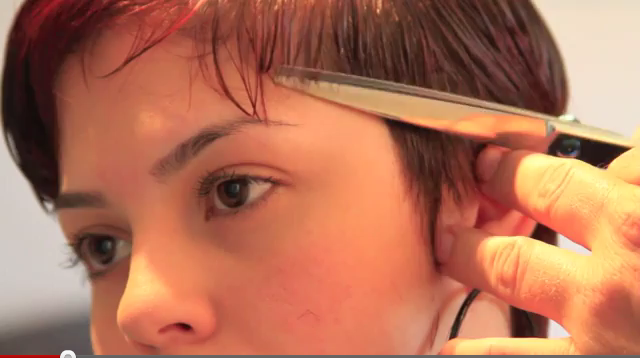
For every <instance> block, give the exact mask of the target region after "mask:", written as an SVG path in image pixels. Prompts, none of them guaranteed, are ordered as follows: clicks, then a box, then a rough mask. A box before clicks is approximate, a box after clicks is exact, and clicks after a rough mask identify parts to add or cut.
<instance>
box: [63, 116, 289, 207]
mask: <svg viewBox="0 0 640 358" xmlns="http://www.w3.org/2000/svg"><path fill="white" fill-rule="evenodd" d="M254 125H262V126H270V125H276V126H283V125H284V126H293V125H292V124H289V123H285V122H281V121H275V120H269V121H266V120H261V119H259V118H255V117H242V118H237V119H234V120H231V121H229V122H227V123H224V124H217V125H213V126H209V127H205V128H203V129H201V130H199V131H198V132H197V133H196V134H194V135H192V136H191V137H189V138H187V139H186V140H184V141H182V142H181V143H179V144H178V145H176V146H175V147H174V148H173V149H172V150H171V151H170V152H169V153H168V154H167V155H165V156H163V157H162V158H160V159H158V160H157V161H156V162H155V163H154V164H153V165H152V166H151V169H150V170H149V174H150V175H151V176H153V177H154V178H156V180H158V181H160V182H162V181H163V180H165V179H166V178H168V177H169V176H171V175H173V174H175V173H177V172H179V171H180V170H181V169H183V168H184V167H186V166H187V165H188V164H189V162H191V161H192V160H193V159H195V158H196V157H197V156H198V155H199V154H200V153H202V151H203V150H204V149H206V148H207V147H209V146H210V145H211V144H212V143H214V142H215V141H217V140H218V139H221V138H224V137H228V136H231V135H233V134H236V133H238V132H239V131H240V130H242V129H243V128H245V127H247V126H254ZM107 206H108V203H107V200H106V198H105V197H104V195H103V194H101V193H99V192H66V193H60V195H58V197H57V198H56V200H55V201H54V204H53V207H54V211H59V210H63V209H79V208H96V209H100V208H104V207H107Z"/></svg>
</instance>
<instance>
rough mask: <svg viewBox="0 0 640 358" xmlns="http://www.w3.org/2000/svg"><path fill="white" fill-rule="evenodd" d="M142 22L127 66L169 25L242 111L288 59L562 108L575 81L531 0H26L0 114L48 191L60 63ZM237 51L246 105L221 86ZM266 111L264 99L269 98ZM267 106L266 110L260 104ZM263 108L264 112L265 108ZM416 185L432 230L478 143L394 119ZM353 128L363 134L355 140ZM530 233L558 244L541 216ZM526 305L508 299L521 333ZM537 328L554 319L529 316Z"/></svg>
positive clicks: (51, 190) (14, 151) (54, 179)
mask: <svg viewBox="0 0 640 358" xmlns="http://www.w3.org/2000/svg"><path fill="white" fill-rule="evenodd" d="M119 25H133V27H132V28H133V29H134V31H133V32H134V33H133V34H132V35H133V36H134V38H135V40H134V42H133V46H132V48H131V50H130V52H129V54H128V55H127V56H126V58H123V60H122V63H121V65H120V66H119V67H117V68H114V69H113V71H112V72H110V73H105V74H103V75H104V76H108V75H110V74H113V73H115V72H117V71H119V70H121V69H122V68H124V67H126V66H127V65H128V64H129V63H131V62H132V61H135V59H136V58H137V57H139V56H141V55H142V54H144V53H145V51H147V50H148V49H150V48H152V47H153V46H155V45H156V44H158V43H159V42H161V41H163V40H164V39H165V38H166V37H168V36H170V35H172V34H174V33H177V35H178V36H187V37H189V38H191V39H193V40H194V43H195V44H197V45H198V46H195V47H196V48H197V49H198V52H197V53H196V55H195V56H194V61H197V62H198V64H199V66H201V69H202V70H203V74H204V75H205V76H206V77H207V79H210V80H211V81H215V83H216V85H217V88H220V91H221V92H222V94H223V95H225V96H226V97H227V98H229V99H230V100H231V101H233V102H234V103H235V104H236V105H237V106H238V107H239V108H240V109H241V110H243V111H244V112H245V113H246V114H248V115H252V116H256V117H263V116H264V117H266V115H265V114H266V111H264V112H263V111H261V107H262V103H263V102H262V96H261V88H262V82H263V81H264V79H269V76H268V75H269V74H271V73H273V70H275V69H276V68H277V67H278V66H280V65H297V66H304V67H310V68H317V69H323V70H330V71H336V72H341V73H346V74H353V75H359V76H365V77H371V78H376V79H382V80H388V81H395V82H400V83H404V84H408V85H414V86H421V87H426V88H431V89H435V90H440V91H445V92H450V93H455V94H459V95H464V96H468V97H474V98H478V99H482V100H488V101H493V102H497V103H502V104H506V105H511V106H516V107H520V108H524V109H529V110H533V111H538V112H543V113H547V114H551V115H560V114H562V113H563V112H564V111H565V107H566V104H567V84H566V78H565V72H564V67H563V62H562V58H561V56H560V53H559V51H558V48H557V46H556V44H555V42H554V40H553V37H552V35H551V34H550V32H549V30H548V28H547V27H546V25H545V23H544V21H543V19H542V18H541V16H540V15H539V13H538V11H537V10H536V8H535V6H534V5H533V4H532V3H531V2H530V1H529V0H517V1H516V0H82V1H79V0H26V1H25V2H24V4H23V5H22V7H21V8H20V10H19V12H18V14H17V17H16V19H15V22H14V24H13V27H12V28H11V32H10V35H9V40H8V44H7V49H6V58H5V67H4V73H3V82H2V123H3V128H4V135H5V138H6V141H7V144H8V146H9V149H10V152H11V155H12V157H13V159H14V160H15V162H16V164H17V165H18V167H19V168H20V170H21V171H22V173H23V174H24V175H25V176H26V178H27V180H28V181H29V183H30V184H31V186H32V188H33V190H34V191H35V194H36V196H37V198H38V200H39V202H40V203H41V204H42V205H43V207H44V208H45V209H46V210H49V209H50V208H51V204H52V203H53V202H54V201H55V199H56V197H57V196H58V193H59V189H60V188H59V185H60V178H59V168H58V145H57V139H58V133H57V124H56V95H55V85H56V80H57V77H58V75H59V72H60V68H61V66H62V64H63V62H64V61H65V60H66V59H67V58H68V56H69V55H72V54H80V55H83V54H85V53H86V50H87V49H89V48H90V47H91V44H92V41H94V40H95V39H96V38H97V37H98V36H99V35H100V34H101V32H102V31H104V30H105V29H109V28H112V27H115V26H119ZM229 55H231V58H232V59H233V61H234V65H235V67H236V68H237V69H238V71H239V72H240V74H241V76H242V79H243V81H244V82H245V87H246V89H247V94H248V95H249V98H250V103H251V105H250V106H249V107H247V106H243V105H241V104H240V102H239V101H237V100H236V99H235V98H234V97H233V95H232V94H231V92H230V91H229V89H228V88H227V87H226V85H225V73H223V71H222V70H221V66H220V63H221V58H222V57H227V58H228V56H229ZM267 109H268V108H267ZM261 113H262V114H261ZM265 119H266V118H265ZM386 123H387V126H388V128H389V130H390V133H391V135H392V137H393V139H394V141H395V143H396V146H397V150H398V153H399V156H400V158H402V160H403V165H404V171H405V173H406V178H407V185H408V187H409V188H410V189H411V191H412V192H413V193H414V194H415V198H416V206H417V210H420V211H422V212H423V213H424V217H425V220H424V223H425V227H426V228H429V232H425V233H426V234H427V235H425V237H428V236H429V235H430V237H431V238H433V234H434V227H435V223H436V221H437V216H438V211H439V210H438V209H439V207H440V205H441V202H442V200H443V196H444V195H446V193H447V192H448V193H450V194H452V197H453V198H457V199H460V197H461V196H462V194H464V193H463V191H465V190H474V186H473V183H474V181H473V180H474V178H473V175H472V173H473V171H472V164H473V161H474V159H475V156H476V154H477V151H478V149H479V145H477V144H474V143H471V142H469V141H466V140H463V139H460V138H456V137H453V136H450V135H446V134H443V133H439V132H436V131H431V130H427V129H422V128H416V127H412V126H410V125H405V124H401V123H398V122H392V121H386ZM354 140H357V138H354ZM533 236H534V238H536V239H538V240H543V241H545V242H548V243H552V244H555V240H556V235H555V233H553V232H552V231H551V230H549V229H548V228H546V227H543V226H538V227H537V228H536V230H535V232H534V235H533ZM525 318H526V317H523V312H522V311H520V310H518V309H516V308H512V331H513V332H512V333H513V335H514V336H522V335H524V334H526V333H524V332H525V331H526V328H525V327H527V324H526V319H525ZM533 321H534V325H535V326H536V333H535V335H538V336H544V335H546V326H547V321H546V320H545V319H543V318H542V317H538V316H534V317H533Z"/></svg>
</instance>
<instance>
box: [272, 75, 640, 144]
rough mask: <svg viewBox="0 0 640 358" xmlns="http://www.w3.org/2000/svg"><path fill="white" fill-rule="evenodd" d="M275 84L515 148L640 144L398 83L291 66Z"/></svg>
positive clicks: (592, 129) (553, 119) (513, 109)
mask: <svg viewBox="0 0 640 358" xmlns="http://www.w3.org/2000/svg"><path fill="white" fill-rule="evenodd" d="M275 82H276V83H277V84H279V85H281V86H284V87H288V88H290V89H293V90H296V91H299V92H303V93H305V94H308V95H311V96H314V97H317V98H321V99H324V100H327V101H330V102H333V103H338V104H342V105H345V106H347V107H350V108H354V109H357V110H361V111H364V112H368V113H371V114H374V115H377V116H381V117H384V118H388V119H392V120H397V121H401V122H405V123H409V124H412V125H416V126H419V127H424V128H430V129H435V130H439V131H443V132H448V133H453V134H458V135H461V136H464V137H467V138H471V139H474V140H479V141H486V142H490V143H494V144H497V145H500V146H503V147H507V148H511V149H528V150H533V151H537V152H546V151H547V150H548V149H549V147H550V146H551V145H552V144H553V143H554V140H555V139H556V138H557V137H558V135H564V136H573V137H576V138H579V139H581V140H585V141H590V142H594V143H604V144H606V145H609V146H615V147H619V148H621V149H620V150H624V149H628V148H632V147H635V146H636V145H637V144H636V143H635V141H632V140H630V139H628V138H625V137H623V136H621V135H619V134H617V133H614V132H610V131H607V130H603V129H600V128H596V127H591V126H587V125H583V124H581V123H577V122H568V121H564V120H561V119H560V118H558V117H554V116H549V115H546V114H542V113H538V112H533V111H527V110H522V109H519V108H516V107H510V106H505V105H501V104H496V103H492V102H486V101H481V100H476V99H473V98H467V97H463V96H457V95H453V94H449V93H444V92H439V91H434V90H430V89H426V88H421V87H414V86H407V85H403V84H398V83H394V82H388V81H381V80H376V79H371V78H365V77H358V76H352V75H346V74H341V73H334V72H327V71H321V70H315V69H309V68H301V67H287V66H284V67H281V68H279V70H278V73H277V74H276V77H275ZM505 115H508V116H509V119H508V120H505V119H504V116H505Z"/></svg>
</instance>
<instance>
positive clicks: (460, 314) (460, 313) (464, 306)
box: [449, 289, 535, 340]
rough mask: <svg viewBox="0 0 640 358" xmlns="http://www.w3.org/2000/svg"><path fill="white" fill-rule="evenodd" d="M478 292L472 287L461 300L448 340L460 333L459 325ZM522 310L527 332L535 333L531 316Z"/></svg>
mask: <svg viewBox="0 0 640 358" xmlns="http://www.w3.org/2000/svg"><path fill="white" fill-rule="evenodd" d="M479 294H480V290H477V289H473V290H471V292H469V295H468V296H467V298H465V299H464V302H462V306H460V310H459V311H458V314H457V315H456V319H455V320H454V321H453V325H452V326H451V332H450V333H449V340H452V339H454V338H457V337H458V335H459V334H460V327H462V322H463V321H464V318H465V317H466V315H467V312H468V311H469V307H471V304H472V303H473V301H474V300H475V299H476V298H477V297H478V295H479ZM522 312H523V313H524V316H525V320H526V322H527V325H528V326H529V327H528V328H529V334H530V335H531V336H533V335H534V333H535V326H534V324H533V321H532V320H531V316H530V315H529V313H528V312H526V311H522Z"/></svg>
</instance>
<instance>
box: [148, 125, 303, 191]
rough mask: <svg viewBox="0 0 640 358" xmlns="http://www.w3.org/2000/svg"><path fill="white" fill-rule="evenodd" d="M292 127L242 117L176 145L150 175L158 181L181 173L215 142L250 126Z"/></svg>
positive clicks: (153, 168) (213, 127)
mask: <svg viewBox="0 0 640 358" xmlns="http://www.w3.org/2000/svg"><path fill="white" fill-rule="evenodd" d="M255 125H260V126H270V125H276V126H283V125H286V126H291V124H289V123H285V122H280V121H274V120H269V121H266V120H261V119H259V118H255V117H242V118H237V119H235V120H232V121H229V122H227V123H224V124H216V125H213V126H209V127H206V128H203V129H201V130H200V131H198V132H197V133H196V134H194V135H192V136H191V137H189V138H187V139H186V140H184V141H183V142H181V143H179V144H178V145H176V146H175V147H174V148H173V149H172V150H171V151H170V152H169V154H167V155H165V156H164V157H162V158H160V159H158V160H157V161H156V162H155V164H153V166H152V167H151V169H150V170H149V174H150V175H151V176H153V177H155V178H156V179H157V180H158V181H163V180H164V179H166V178H167V177H169V176H171V175H173V174H175V173H177V172H179V171H180V170H181V169H182V168H184V167H186V166H187V165H188V164H189V162H191V161H192V160H193V159H195V158H196V157H197V156H198V155H199V154H200V153H201V152H202V151H203V150H205V149H206V148H207V147H209V146H210V145H211V144H212V143H214V142H215V141H217V140H219V139H221V138H224V137H228V136H231V135H233V134H236V133H238V132H240V131H241V130H242V129H243V128H246V127H248V126H255Z"/></svg>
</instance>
